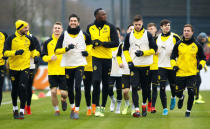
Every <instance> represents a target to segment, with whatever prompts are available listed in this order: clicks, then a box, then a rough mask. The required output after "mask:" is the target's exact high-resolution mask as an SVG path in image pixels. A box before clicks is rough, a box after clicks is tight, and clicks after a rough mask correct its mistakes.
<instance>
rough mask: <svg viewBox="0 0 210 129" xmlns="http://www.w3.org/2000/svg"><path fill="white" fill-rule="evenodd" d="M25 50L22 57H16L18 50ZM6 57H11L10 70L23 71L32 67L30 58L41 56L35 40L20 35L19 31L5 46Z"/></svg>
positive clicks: (10, 37) (9, 61)
mask: <svg viewBox="0 0 210 129" xmlns="http://www.w3.org/2000/svg"><path fill="white" fill-rule="evenodd" d="M21 49H22V50H24V52H23V54H22V55H15V53H16V51H17V50H21ZM4 56H6V57H9V58H8V63H9V69H11V70H16V71H21V70H25V69H27V68H29V67H30V56H32V57H35V56H39V53H38V52H37V51H36V48H35V43H34V41H33V39H32V38H31V37H30V36H28V35H20V34H19V33H18V32H17V31H16V32H15V34H13V35H11V36H9V37H8V38H7V40H6V42H5V44H4Z"/></svg>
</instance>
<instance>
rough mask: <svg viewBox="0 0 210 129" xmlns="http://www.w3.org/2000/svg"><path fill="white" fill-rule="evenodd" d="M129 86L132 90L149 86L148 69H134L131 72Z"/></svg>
mask: <svg viewBox="0 0 210 129" xmlns="http://www.w3.org/2000/svg"><path fill="white" fill-rule="evenodd" d="M131 85H132V87H133V88H137V89H140V88H142V87H143V86H148V85H149V67H135V69H134V71H133V73H132V72H131Z"/></svg>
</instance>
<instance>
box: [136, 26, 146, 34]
mask: <svg viewBox="0 0 210 129" xmlns="http://www.w3.org/2000/svg"><path fill="white" fill-rule="evenodd" d="M133 33H135V34H140V33H144V28H143V27H142V28H141V30H140V31H139V32H138V31H136V30H135V29H134V30H133Z"/></svg>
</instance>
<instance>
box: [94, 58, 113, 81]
mask: <svg viewBox="0 0 210 129" xmlns="http://www.w3.org/2000/svg"><path fill="white" fill-rule="evenodd" d="M92 62H93V81H101V79H102V78H103V79H104V80H107V81H108V80H109V77H110V73H111V65H112V59H100V58H96V57H93V59H92Z"/></svg>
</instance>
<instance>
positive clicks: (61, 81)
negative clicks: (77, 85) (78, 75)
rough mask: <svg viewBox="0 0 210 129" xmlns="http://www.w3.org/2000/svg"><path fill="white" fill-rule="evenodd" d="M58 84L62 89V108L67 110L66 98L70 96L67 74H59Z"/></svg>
mask: <svg viewBox="0 0 210 129" xmlns="http://www.w3.org/2000/svg"><path fill="white" fill-rule="evenodd" d="M57 77H58V81H59V82H58V85H59V89H60V91H61V104H62V110H63V111H66V109H67V103H66V98H67V96H68V90H67V89H68V86H67V82H66V76H65V75H58V76H57Z"/></svg>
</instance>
